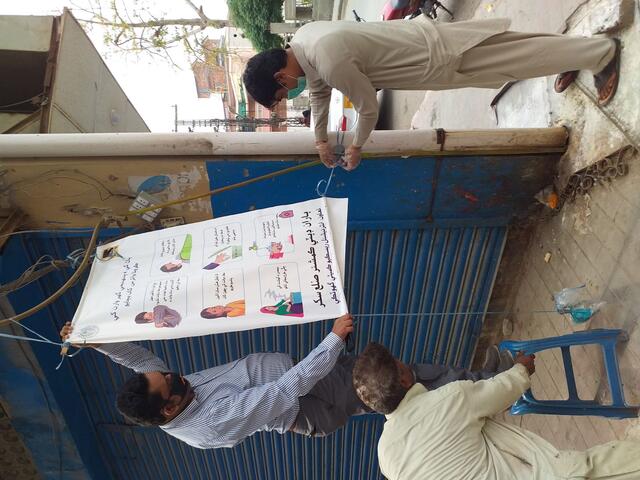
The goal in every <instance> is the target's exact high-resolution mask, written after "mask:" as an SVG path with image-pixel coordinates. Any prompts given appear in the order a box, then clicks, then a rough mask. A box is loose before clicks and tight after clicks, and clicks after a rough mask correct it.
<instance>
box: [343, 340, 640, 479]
mask: <svg viewBox="0 0 640 480" xmlns="http://www.w3.org/2000/svg"><path fill="white" fill-rule="evenodd" d="M401 370H402V364H401V363H399V362H397V360H395V359H394V358H393V356H392V355H391V353H390V352H389V351H388V350H387V349H385V348H384V347H383V346H382V345H379V344H369V346H367V348H366V349H365V351H364V352H363V353H362V354H361V355H360V357H359V358H358V360H357V361H356V365H355V367H354V371H353V383H354V387H355V389H356V392H357V393H358V395H359V396H360V398H361V400H362V401H363V402H364V403H365V404H367V406H369V407H370V408H372V409H374V410H376V411H378V412H381V413H385V414H386V416H387V421H386V423H385V424H384V430H383V432H382V436H381V437H380V441H379V443H378V458H379V463H380V469H381V470H382V473H383V474H384V475H385V476H386V477H387V478H389V479H392V480H396V479H398V480H400V479H406V480H431V479H433V480H553V479H564V480H568V479H571V480H578V479H580V480H586V479H589V480H598V479H599V480H604V479H607V480H623V479H624V480H634V479H639V478H640V442H630V441H617V442H610V443H607V444H605V445H600V446H597V447H594V448H590V449H589V450H586V451H584V452H582V451H559V450H557V449H556V448H554V447H553V445H551V444H550V443H549V442H547V441H546V440H544V439H542V438H540V437H539V436H537V435H536V434H534V433H532V432H529V431H527V430H525V429H522V428H518V427H516V426H514V425H510V424H507V423H504V422H500V421H497V420H493V419H492V418H490V417H491V416H493V415H495V414H497V413H499V412H501V411H503V410H505V409H506V408H508V407H509V406H510V405H511V404H513V403H514V402H515V401H516V400H517V399H518V398H519V397H520V396H521V395H522V393H523V392H524V391H525V390H527V389H528V388H529V387H530V381H529V375H530V374H531V373H533V371H534V357H533V356H532V355H530V356H524V355H521V356H519V357H517V358H516V364H515V365H514V366H513V368H511V369H510V370H507V371H505V372H503V373H500V374H498V375H496V376H495V377H493V378H491V379H489V380H481V381H478V382H475V383H474V382H468V381H458V382H453V383H449V384H447V385H445V386H443V387H440V388H438V389H437V390H433V391H428V390H426V389H425V388H424V387H423V386H422V385H420V384H415V383H414V382H413V381H411V380H409V379H408V378H407V377H406V376H405V375H403V372H402V371H401ZM412 384H413V385H412Z"/></svg>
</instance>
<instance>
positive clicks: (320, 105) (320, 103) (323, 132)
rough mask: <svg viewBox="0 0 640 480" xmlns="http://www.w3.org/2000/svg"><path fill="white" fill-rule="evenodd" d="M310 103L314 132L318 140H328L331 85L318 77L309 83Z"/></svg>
mask: <svg viewBox="0 0 640 480" xmlns="http://www.w3.org/2000/svg"><path fill="white" fill-rule="evenodd" d="M309 103H310V105H311V114H312V115H313V122H314V132H315V136H316V141H317V142H326V141H327V140H328V138H329V136H328V135H327V124H328V123H329V104H330V103H331V87H330V86H329V85H327V84H326V83H324V82H323V81H322V80H320V79H318V80H315V81H313V82H310V83H309Z"/></svg>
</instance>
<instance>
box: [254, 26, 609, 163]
mask: <svg viewBox="0 0 640 480" xmlns="http://www.w3.org/2000/svg"><path fill="white" fill-rule="evenodd" d="M510 23H511V21H510V20H509V19H504V18H498V19H485V20H470V21H466V22H454V23H432V22H431V21H429V20H428V19H426V18H424V17H423V18H421V19H416V20H412V21H409V20H393V21H390V22H366V23H358V22H348V21H337V22H310V23H308V24H306V25H304V26H302V27H301V28H300V29H299V30H298V31H297V32H296V33H295V35H294V36H293V38H292V39H291V41H290V42H289V45H288V46H287V48H284V49H272V50H267V51H265V52H261V53H259V54H257V55H256V56H254V57H253V58H251V60H249V62H248V63H247V68H246V69H245V72H244V74H243V81H244V84H245V86H246V88H247V91H248V92H249V94H250V95H251V96H252V97H253V98H254V99H255V100H256V101H257V102H258V103H261V104H262V105H264V106H266V107H268V108H272V107H274V106H275V105H276V104H277V103H278V102H279V101H280V100H282V99H283V98H290V99H291V98H294V97H295V96H297V95H299V94H300V93H301V92H302V91H303V90H304V89H305V87H308V88H309V95H310V102H311V113H312V115H313V118H314V122H315V137H316V146H317V148H318V153H319V154H320V159H321V160H322V162H323V163H324V164H325V165H326V166H327V167H332V166H334V161H335V158H334V155H333V151H332V149H331V146H330V145H329V144H328V143H327V139H328V137H327V126H328V125H327V120H328V115H329V103H330V99H331V88H335V89H338V90H340V91H341V92H342V93H343V94H345V95H346V96H347V97H349V99H350V100H351V102H352V103H353V106H354V108H355V109H356V110H357V112H358V124H357V126H356V131H355V135H354V137H353V142H352V144H351V145H349V146H348V148H347V151H346V157H345V160H346V166H345V168H346V169H347V170H352V169H354V168H356V167H357V165H358V163H359V162H360V149H361V147H362V145H363V144H364V143H365V142H366V140H367V138H368V137H369V134H370V133H371V131H372V130H373V128H374V127H375V125H376V121H377V119H378V102H377V100H376V89H391V90H393V89H398V90H445V89H450V88H464V87H481V88H500V87H501V86H502V85H503V84H504V83H506V82H509V81H512V80H522V79H526V78H534V77H542V76H545V75H552V74H555V73H561V72H562V73H563V75H562V76H561V78H559V79H558V81H557V82H556V91H558V92H560V91H562V90H564V89H566V88H567V87H568V85H569V84H570V83H571V82H572V81H573V80H574V79H575V76H576V74H577V71H578V70H589V71H591V72H593V73H594V75H595V79H594V80H595V84H596V88H597V90H598V101H599V102H600V103H601V104H605V103H607V102H608V101H610V100H611V98H612V97H613V95H614V94H615V91H616V87H617V84H618V73H619V68H618V64H619V58H620V55H619V53H620V43H619V42H617V41H614V40H613V39H611V38H607V37H603V36H597V37H590V38H584V37H572V36H569V35H557V34H551V33H529V32H527V33H525V32H512V31H508V28H509V25H510ZM463 113H464V107H463V106H461V114H463ZM330 127H332V128H335V125H330Z"/></svg>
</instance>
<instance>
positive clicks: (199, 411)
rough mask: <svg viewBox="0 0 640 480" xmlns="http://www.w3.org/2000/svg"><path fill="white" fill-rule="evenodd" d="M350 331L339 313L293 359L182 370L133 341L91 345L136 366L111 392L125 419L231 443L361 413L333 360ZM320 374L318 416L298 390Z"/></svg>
mask: <svg viewBox="0 0 640 480" xmlns="http://www.w3.org/2000/svg"><path fill="white" fill-rule="evenodd" d="M71 331H72V326H71V324H70V323H67V324H66V325H65V326H64V328H63V329H62V331H61V332H60V335H61V337H62V339H63V340H66V339H67V338H68V337H69V335H70V333H71ZM352 331H353V320H352V318H351V315H348V314H347V315H344V316H342V317H340V318H338V319H337V320H336V321H335V322H334V325H333V330H332V331H331V333H329V335H327V337H326V338H325V339H324V340H323V341H322V342H321V343H320V344H319V345H318V346H317V347H316V348H315V349H314V350H312V351H311V353H309V355H307V356H306V357H305V358H304V359H303V360H302V361H300V362H299V363H298V364H296V365H293V361H292V360H291V357H289V356H288V355H285V354H282V353H257V354H252V355H248V356H246V357H244V358H241V359H239V360H236V361H235V362H231V363H228V364H225V365H219V366H217V367H213V368H209V369H207V370H202V371H200V372H196V373H192V374H190V375H184V376H183V375H180V374H179V373H176V372H171V371H170V369H169V368H168V367H167V365H166V364H165V363H164V362H163V361H162V360H161V359H160V358H158V357H156V356H155V355H153V354H152V353H151V352H149V351H148V350H147V349H145V348H142V347H140V346H139V345H136V344H134V343H112V344H103V345H96V346H94V348H95V349H96V350H98V351H99V352H101V353H103V354H105V355H107V356H108V357H109V358H111V360H113V361H114V362H116V363H119V364H121V365H124V366H125V367H128V368H131V369H132V370H134V371H135V372H136V375H134V376H133V377H131V378H129V380H127V381H126V382H125V383H124V385H122V387H121V388H120V390H119V392H118V395H117V399H116V406H117V408H118V410H119V411H120V413H122V414H123V415H124V416H125V418H127V420H129V421H131V422H133V423H136V424H138V425H144V426H158V427H160V428H161V429H162V430H164V431H165V432H167V433H168V434H169V435H172V436H174V437H176V438H178V439H180V440H182V441H183V442H185V443H187V444H189V445H191V446H193V447H197V448H203V449H204V448H220V447H233V446H234V445H237V444H238V443H240V442H241V441H243V440H244V439H245V438H246V437H248V436H250V435H252V434H254V433H255V432H259V431H263V430H267V431H270V430H275V431H277V432H279V433H285V432H287V431H295V432H296V433H303V434H309V435H312V434H314V428H313V427H314V425H311V422H310V420H309V419H313V418H316V419H319V420H322V421H326V422H325V424H326V425H330V427H329V428H333V429H336V428H338V427H340V426H341V425H343V424H344V423H346V421H347V420H348V418H349V416H351V415H355V414H358V413H366V411H367V409H366V408H365V407H364V406H363V404H362V403H361V402H360V400H359V399H358V397H357V396H356V395H355V391H353V389H352V388H350V387H351V385H350V384H351V374H350V369H349V370H348V371H347V370H346V368H343V365H342V364H341V363H340V359H339V356H340V353H341V351H342V349H343V347H344V339H345V338H346V337H347V335H348V334H349V333H351V332H352ZM336 362H338V365H336ZM323 377H327V380H323V381H324V382H325V383H326V382H330V384H331V388H332V389H333V390H335V391H334V392H333V395H332V396H331V398H330V399H328V398H324V399H323V401H324V403H326V404H327V405H326V415H325V417H328V416H334V417H337V418H322V414H321V413H320V412H318V411H315V412H314V411H310V412H305V411H304V407H305V405H309V406H310V408H311V409H316V410H320V408H319V407H320V402H319V401H317V400H314V401H311V402H306V401H302V399H301V398H300V397H302V398H304V397H305V396H306V395H307V394H309V393H310V392H311V391H312V390H313V387H314V386H315V385H316V383H317V382H318V381H319V380H321V379H323ZM325 390H326V387H325ZM331 402H333V404H331ZM318 427H320V425H318ZM323 433H330V432H323Z"/></svg>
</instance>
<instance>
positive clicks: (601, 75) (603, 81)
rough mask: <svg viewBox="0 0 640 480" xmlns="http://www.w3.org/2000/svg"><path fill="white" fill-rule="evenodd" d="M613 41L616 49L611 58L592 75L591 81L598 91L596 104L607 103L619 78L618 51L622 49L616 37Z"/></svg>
mask: <svg viewBox="0 0 640 480" xmlns="http://www.w3.org/2000/svg"><path fill="white" fill-rule="evenodd" d="M613 41H614V42H616V51H615V53H614V55H613V58H612V59H611V61H610V62H609V63H608V64H607V66H606V67H604V68H603V69H602V71H600V72H598V73H597V74H596V75H594V76H593V81H594V84H595V86H596V90H597V91H598V105H601V106H604V105H606V104H607V103H609V102H610V101H611V99H612V98H613V96H614V95H615V94H616V90H617V89H618V81H619V79H620V51H621V50H622V45H621V43H620V40H618V39H617V38H614V39H613Z"/></svg>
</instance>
